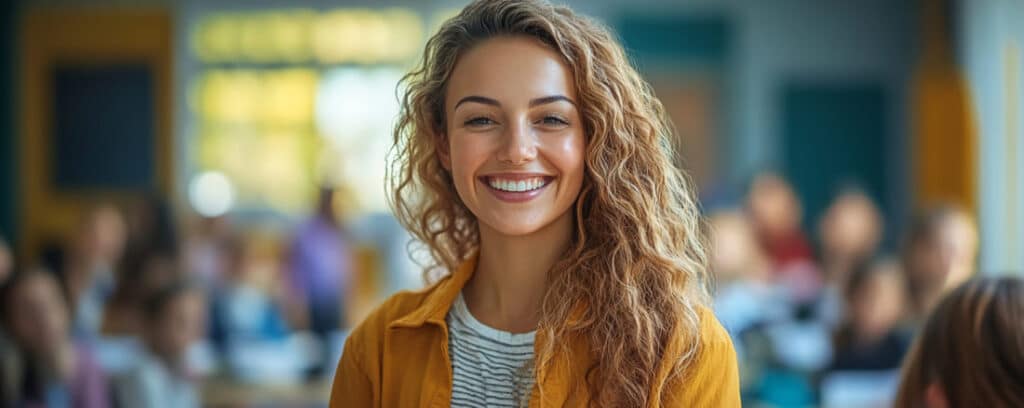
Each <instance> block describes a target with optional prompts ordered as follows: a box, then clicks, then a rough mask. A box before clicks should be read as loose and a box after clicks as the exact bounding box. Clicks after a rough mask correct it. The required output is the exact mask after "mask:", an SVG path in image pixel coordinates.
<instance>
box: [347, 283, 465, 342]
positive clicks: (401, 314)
mask: <svg viewBox="0 0 1024 408" xmlns="http://www.w3.org/2000/svg"><path fill="white" fill-rule="evenodd" d="M447 280H448V278H447V277H446V278H444V279H442V280H441V281H439V282H437V283H434V284H433V285H430V286H428V287H426V288H423V289H418V290H403V291H400V292H398V293H395V294H393V295H391V296H390V297H388V298H387V300H385V301H384V302H382V303H381V304H380V305H378V306H377V307H376V308H374V309H373V311H372V312H370V314H368V315H367V316H366V318H364V319H363V321H362V322H360V323H359V324H358V325H356V326H355V328H354V329H353V330H352V332H351V334H350V335H349V339H348V342H349V343H352V342H355V343H359V345H364V344H365V343H371V344H372V343H379V342H381V341H383V335H384V331H385V330H387V328H388V327H389V326H391V325H392V324H393V323H396V322H400V321H403V320H407V319H408V318H409V317H410V316H413V315H416V314H420V312H425V310H424V309H426V308H429V307H431V306H434V305H431V304H430V301H432V300H433V299H432V298H434V297H435V296H434V295H435V293H436V292H437V291H438V290H439V289H438V288H439V286H441V285H443V284H444V283H445V282H446V281H447Z"/></svg>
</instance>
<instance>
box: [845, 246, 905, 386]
mask: <svg viewBox="0 0 1024 408" xmlns="http://www.w3.org/2000/svg"><path fill="white" fill-rule="evenodd" d="M844 297H845V310H846V312H845V313H846V317H845V319H844V320H843V322H842V323H841V325H840V326H839V328H838V330H836V332H835V336H834V339H833V340H834V346H833V359H832V364H831V365H830V366H829V371H858V370H890V369H895V368H897V367H899V365H900V361H902V359H903V355H904V353H905V352H906V349H907V346H908V343H909V341H908V336H907V335H905V334H904V333H903V332H902V331H900V330H899V323H900V321H901V320H902V319H903V317H904V315H903V313H904V310H905V304H906V289H905V284H904V277H903V273H902V271H901V270H900V267H899V264H898V263H897V262H896V261H893V260H880V261H866V262H862V263H860V264H858V265H855V266H854V267H853V269H852V270H851V273H850V277H849V280H848V282H847V285H846V288H845V291H844Z"/></svg>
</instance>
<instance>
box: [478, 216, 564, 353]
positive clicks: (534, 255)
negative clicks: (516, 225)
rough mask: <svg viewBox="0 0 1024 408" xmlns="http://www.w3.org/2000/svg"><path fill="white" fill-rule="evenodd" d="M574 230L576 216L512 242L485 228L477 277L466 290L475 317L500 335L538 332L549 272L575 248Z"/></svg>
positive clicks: (481, 231)
mask: <svg viewBox="0 0 1024 408" xmlns="http://www.w3.org/2000/svg"><path fill="white" fill-rule="evenodd" d="M572 229H573V213H572V210H570V211H567V212H566V213H565V214H563V215H562V216H560V217H559V218H558V219H556V220H555V221H553V222H552V223H550V224H548V225H547V226H545V227H544V228H541V229H540V230H538V231H536V232H534V233H532V234H529V235H520V236H509V235H505V234H501V233H500V232H498V231H495V230H493V229H491V228H489V227H487V226H485V225H481V226H480V255H479V259H478V260H477V265H476V272H475V273H474V274H473V278H472V279H470V281H469V282H467V283H466V287H465V288H464V289H463V296H464V297H465V300H466V305H467V306H468V307H469V310H470V312H472V313H473V316H474V317H476V319H477V320H479V321H480V322H482V323H484V324H486V325H488V326H491V327H493V328H496V329H498V330H504V331H508V332H513V333H523V332H529V331H533V330H535V329H536V328H537V323H538V322H539V320H540V307H541V302H542V300H543V298H544V291H545V289H546V288H547V274H548V271H549V270H550V269H551V267H552V265H554V264H555V262H557V261H558V260H559V259H561V258H562V256H563V255H564V254H565V251H566V250H567V249H568V248H569V244H570V242H571V240H572Z"/></svg>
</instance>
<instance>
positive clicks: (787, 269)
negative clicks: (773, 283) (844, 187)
mask: <svg viewBox="0 0 1024 408" xmlns="http://www.w3.org/2000/svg"><path fill="white" fill-rule="evenodd" d="M747 211H748V212H749V214H750V220H751V222H752V223H753V226H754V231H755V232H756V234H757V238H758V240H759V241H760V243H761V245H762V247H763V248H764V251H765V253H766V254H767V255H768V257H769V259H770V260H771V262H772V272H773V275H774V276H775V279H777V280H779V282H780V283H781V284H782V285H783V286H785V287H786V288H787V290H788V291H789V296H790V297H791V298H792V299H793V300H794V301H795V302H797V303H805V302H809V301H813V300H814V299H815V298H816V297H817V295H818V293H819V291H820V290H821V286H822V279H821V276H820V272H819V271H818V269H817V265H816V264H815V262H814V253H813V251H812V249H811V245H810V242H809V241H808V239H807V236H806V235H805V234H804V232H803V230H802V227H801V225H800V222H801V218H802V217H803V206H802V204H801V203H800V199H799V197H797V195H796V193H795V192H794V191H793V187H792V186H791V185H790V184H789V182H788V181H786V179H784V178H783V177H782V176H780V175H778V174H776V173H771V172H767V173H762V174H760V175H758V176H757V177H756V178H755V179H754V181H753V183H751V185H750V191H749V193H748V197H747Z"/></svg>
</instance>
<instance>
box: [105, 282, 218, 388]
mask: <svg viewBox="0 0 1024 408" xmlns="http://www.w3.org/2000/svg"><path fill="white" fill-rule="evenodd" d="M205 308H206V306H205V299H204V297H203V292H202V291H201V290H200V289H199V288H198V287H196V286H194V285H192V284H191V283H189V282H188V281H174V282H171V283H168V284H166V285H164V286H163V287H161V288H159V289H157V290H155V291H153V292H152V293H151V294H150V295H149V296H147V297H146V299H145V300H144V301H143V302H142V316H143V322H144V323H143V333H142V342H143V344H144V346H145V350H144V351H143V353H142V356H141V357H140V358H139V362H138V364H137V365H136V366H135V367H133V368H132V369H131V370H129V371H128V372H127V373H126V374H124V375H122V376H119V377H118V378H117V379H116V381H115V391H116V394H115V396H116V399H117V402H118V404H119V405H120V406H124V407H147V408H165V407H166V408H191V407H198V406H199V396H198V392H197V391H196V387H195V384H194V381H193V379H192V378H191V373H190V372H189V368H188V367H187V365H186V359H185V355H186V352H187V351H188V349H189V347H190V346H192V345H193V344H194V343H195V342H196V341H198V340H199V339H201V338H202V336H203V329H204V327H205V324H206V323H205V320H206V317H205V311H206V309H205Z"/></svg>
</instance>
